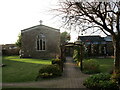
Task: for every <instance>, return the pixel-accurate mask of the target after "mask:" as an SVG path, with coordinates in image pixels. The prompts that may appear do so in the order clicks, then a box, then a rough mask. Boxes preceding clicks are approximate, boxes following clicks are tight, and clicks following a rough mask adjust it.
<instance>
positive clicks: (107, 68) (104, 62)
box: [86, 58, 114, 73]
mask: <svg viewBox="0 0 120 90" xmlns="http://www.w3.org/2000/svg"><path fill="white" fill-rule="evenodd" d="M86 60H89V59H86ZM92 60H96V61H98V62H99V64H100V71H101V73H110V72H111V71H112V70H113V66H114V59H113V58H93V59H92Z"/></svg>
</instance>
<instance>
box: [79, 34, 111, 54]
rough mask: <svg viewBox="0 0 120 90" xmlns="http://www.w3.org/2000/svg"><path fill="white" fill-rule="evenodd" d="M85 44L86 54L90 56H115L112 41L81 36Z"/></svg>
mask: <svg viewBox="0 0 120 90" xmlns="http://www.w3.org/2000/svg"><path fill="white" fill-rule="evenodd" d="M78 40H81V41H82V42H83V44H84V48H85V52H86V53H87V55H88V56H107V55H113V46H112V39H111V38H110V37H109V36H107V37H104V38H103V37H101V36H79V37H78Z"/></svg>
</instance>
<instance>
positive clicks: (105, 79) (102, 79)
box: [83, 73, 119, 90]
mask: <svg viewBox="0 0 120 90" xmlns="http://www.w3.org/2000/svg"><path fill="white" fill-rule="evenodd" d="M110 78H111V75H110V74H105V73H100V74H95V75H92V76H90V77H89V78H87V79H86V80H85V81H84V83H83V85H84V86H86V87H87V88H89V89H93V90H119V87H118V84H117V83H116V82H114V81H112V80H111V79H110Z"/></svg>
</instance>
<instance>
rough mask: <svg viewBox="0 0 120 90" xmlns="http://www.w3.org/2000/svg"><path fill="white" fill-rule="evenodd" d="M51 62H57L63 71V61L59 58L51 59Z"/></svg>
mask: <svg viewBox="0 0 120 90" xmlns="http://www.w3.org/2000/svg"><path fill="white" fill-rule="evenodd" d="M52 64H53V65H54V64H57V65H59V68H60V69H61V70H62V71H63V61H62V60H61V59H53V60H52Z"/></svg>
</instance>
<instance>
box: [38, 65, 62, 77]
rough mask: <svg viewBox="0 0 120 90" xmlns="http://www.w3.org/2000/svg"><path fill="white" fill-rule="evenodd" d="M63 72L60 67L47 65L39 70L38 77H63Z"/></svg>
mask: <svg viewBox="0 0 120 90" xmlns="http://www.w3.org/2000/svg"><path fill="white" fill-rule="evenodd" d="M61 74H62V72H61V69H60V68H59V66H58V65H45V66H43V67H42V68H40V70H39V75H38V77H40V78H52V77H58V76H61Z"/></svg>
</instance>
